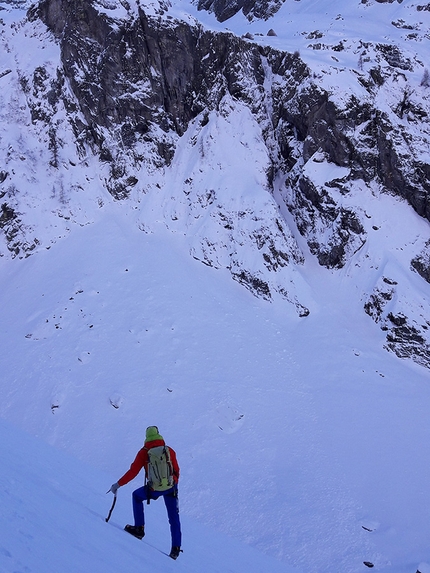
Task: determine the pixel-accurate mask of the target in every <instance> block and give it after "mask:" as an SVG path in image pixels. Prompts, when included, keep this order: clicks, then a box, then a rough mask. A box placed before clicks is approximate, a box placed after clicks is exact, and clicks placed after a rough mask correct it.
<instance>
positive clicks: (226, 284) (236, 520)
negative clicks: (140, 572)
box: [0, 204, 430, 573]
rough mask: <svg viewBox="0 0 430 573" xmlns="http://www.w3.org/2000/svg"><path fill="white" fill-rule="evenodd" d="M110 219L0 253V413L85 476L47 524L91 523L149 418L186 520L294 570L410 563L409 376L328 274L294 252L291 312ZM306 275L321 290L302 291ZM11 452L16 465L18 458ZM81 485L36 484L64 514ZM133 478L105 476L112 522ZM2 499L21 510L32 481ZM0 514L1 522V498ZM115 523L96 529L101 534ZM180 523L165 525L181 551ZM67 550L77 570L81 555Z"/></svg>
mask: <svg viewBox="0 0 430 573" xmlns="http://www.w3.org/2000/svg"><path fill="white" fill-rule="evenodd" d="M129 221H130V213H129V214H127V213H125V212H124V209H123V208H122V206H120V205H118V204H113V205H111V206H106V208H105V210H104V217H102V218H100V221H99V222H98V223H95V224H93V225H88V226H86V227H83V228H82V229H80V230H76V231H75V232H73V233H71V234H70V235H69V237H68V238H67V239H65V240H63V241H61V242H58V243H57V244H56V245H55V246H53V247H52V248H51V249H49V250H45V252H40V253H38V254H37V255H36V256H32V257H29V258H27V259H24V260H16V261H5V260H4V259H3V260H2V261H0V264H1V286H0V290H1V293H2V297H1V304H2V307H1V316H2V324H3V328H2V331H1V344H0V348H1V353H2V357H1V363H2V368H3V372H4V373H5V374H4V375H3V377H2V384H3V399H2V402H1V405H0V407H1V410H0V412H1V416H2V417H3V418H5V419H7V420H9V421H10V422H12V423H14V424H15V425H18V426H20V427H22V428H23V429H25V430H26V431H28V432H30V433H31V434H33V435H35V436H37V437H39V438H41V439H43V440H44V441H46V442H48V443H50V444H53V445H55V446H56V447H59V448H61V449H63V450H66V451H67V452H68V453H69V454H71V455H73V456H74V457H76V458H79V459H81V460H83V461H85V462H86V463H88V464H90V465H91V466H92V467H93V468H96V469H97V470H98V471H103V472H104V476H105V477H104V479H105V483H101V480H100V478H99V477H97V478H96V479H97V480H98V481H97V482H96V481H95V483H94V485H92V488H93V489H92V490H91V491H92V494H91V496H94V501H91V500H92V499H93V498H92V497H91V499H90V500H89V501H88V502H87V503H88V506H86V509H85V512H86V514H85V515H86V517H85V520H84V521H82V510H79V511H78V510H77V509H73V512H74V513H72V519H67V523H68V524H70V523H71V524H73V528H74V529H76V530H79V532H81V533H82V535H83V538H84V539H86V536H87V533H86V532H85V531H86V528H88V529H89V531H88V535H94V537H97V538H99V537H100V536H102V535H104V534H105V533H104V532H105V529H100V530H99V529H97V528H98V527H99V526H98V525H96V524H95V523H94V524H93V523H92V522H91V518H92V517H95V516H94V515H93V514H94V513H96V515H97V517H96V521H97V520H98V521H100V514H101V513H103V510H105V511H107V510H106V506H109V503H110V498H109V499H107V497H106V496H104V492H105V491H107V490H108V489H109V487H110V485H111V483H113V482H114V481H116V480H117V479H118V478H119V477H120V476H121V475H122V474H123V473H124V471H125V470H126V469H127V468H128V465H129V464H130V463H131V461H132V459H133V458H134V455H135V453H136V452H137V450H138V449H139V448H140V447H141V444H142V441H143V436H144V430H145V427H146V426H147V425H148V424H153V423H157V424H158V425H159V426H160V430H161V433H162V435H163V436H164V437H165V439H166V441H167V442H168V443H170V444H171V445H172V447H174V448H175V450H176V451H177V454H178V458H179V462H180V465H181V468H182V475H181V484H180V485H181V490H180V491H181V511H182V515H183V516H184V517H185V518H187V520H191V523H192V524H194V525H193V526H192V527H193V528H195V529H198V525H197V524H198V523H201V524H205V525H206V526H209V527H210V528H212V529H213V530H217V531H221V532H223V533H224V534H225V535H227V536H228V537H229V538H235V539H238V540H241V541H243V542H246V543H248V544H249V545H251V546H253V547H254V548H256V549H258V550H260V551H261V552H264V553H265V554H267V555H272V556H275V557H277V558H278V559H281V560H282V561H283V562H284V565H283V566H282V567H287V566H289V565H292V566H294V567H296V568H297V569H299V570H302V571H304V570H307V571H308V570H309V571H315V572H319V573H323V572H329V571H332V570H333V567H335V569H336V570H348V571H351V572H359V571H362V570H363V567H364V566H363V561H370V562H373V563H374V564H375V568H376V569H380V570H386V571H393V572H396V573H403V572H405V573H406V572H407V571H412V570H413V569H414V568H416V566H417V564H418V563H419V562H423V561H425V560H427V561H428V560H429V552H428V551H429V550H428V533H427V523H428V517H429V492H428V487H427V484H428V480H429V477H430V476H429V471H430V470H429V464H428V460H429V455H430V451H429V450H430V440H429V437H430V420H429V416H428V406H427V405H428V400H429V393H430V386H429V384H428V381H429V374H428V371H427V370H426V369H423V368H420V367H418V366H416V365H414V364H413V363H411V362H409V361H400V360H398V359H397V358H395V357H394V355H391V354H388V353H387V352H386V351H384V350H382V349H381V347H380V344H381V342H382V332H381V333H379V331H378V329H375V328H374V326H373V323H372V321H371V319H370V318H369V317H367V316H366V315H364V314H363V313H361V312H359V311H358V308H356V307H354V306H351V304H350V302H351V297H350V291H351V288H357V286H356V285H355V287H354V285H353V284H352V282H351V279H350V278H349V277H348V272H347V271H346V272H343V271H342V272H340V273H339V272H334V271H333V272H329V271H326V270H324V269H319V268H318V267H317V266H316V265H312V261H311V264H310V269H309V274H308V276H307V278H308V280H309V290H310V292H313V296H314V299H315V302H314V305H313V308H312V312H311V314H310V315H309V316H308V317H306V318H299V317H298V316H297V314H296V313H295V312H293V311H292V309H291V307H290V306H289V305H287V306H286V305H285V304H283V303H282V302H280V301H278V302H277V303H276V302H274V303H272V304H270V303H267V302H265V301H263V300H260V299H257V298H255V297H253V296H252V295H251V294H250V293H249V292H248V291H246V290H245V289H243V288H242V287H241V286H240V285H238V284H237V283H235V282H234V281H232V280H231V278H230V276H229V274H228V273H227V272H226V271H222V270H218V271H217V270H214V269H212V268H209V267H206V266H204V265H201V263H199V262H198V261H195V260H193V259H192V258H190V257H189V255H188V254H187V252H186V249H185V248H184V244H183V242H186V239H185V238H184V239H180V238H179V237H178V236H176V235H173V236H172V235H171V234H170V233H168V232H167V231H166V230H164V229H163V227H162V226H160V229H159V230H158V231H157V232H154V233H152V234H145V233H142V232H141V231H139V230H137V228H135V227H134V226H133V225H130V224H129ZM305 266H306V265H305ZM318 273H324V275H325V285H326V287H325V289H324V290H323V291H321V290H320V291H319V292H315V291H313V285H312V281H313V280H314V281H315V282H316V283H317V284H318V285H321V277H318V276H317V275H318ZM363 278H364V277H363ZM2 443H3V444H4V446H6V441H5V440H3V441H2ZM9 449H12V450H15V449H16V447H15V446H14V444H13V442H12V444H11V448H9ZM14 455H15V454H14ZM16 455H18V457H19V459H21V460H22V461H21V464H20V467H21V471H22V472H24V476H26V475H27V474H26V473H25V472H27V471H28V472H29V471H31V468H32V466H33V463H34V462H33V461H32V460H33V459H34V457H33V456H30V455H26V454H25V453H24V454H22V455H20V454H19V453H17V454H16ZM60 459H63V458H60ZM56 463H57V465H59V466H60V467H59V471H60V475H65V474H66V473H67V470H63V469H61V464H62V463H63V462H56ZM70 463H72V462H70V461H68V462H67V464H70ZM79 467H80V466H79ZM42 470H43V472H42V475H40V474H39V476H38V478H37V481H36V483H35V485H34V487H35V488H43V492H44V493H43V495H44V496H51V495H52V496H53V495H54V493H53V492H52V491H51V490H50V489H49V486H48V484H49V483H50V482H49V480H50V479H51V477H52V476H51V469H50V464H46V465H42ZM9 473H10V472H9V471H8V470H6V475H5V479H6V477H8V478H9V477H11V479H16V480H18V479H20V476H16V475H15V474H13V475H12V476H9V475H8V474H9ZM95 475H98V474H95ZM44 479H45V480H47V484H45V483H44ZM86 479H87V478H86V477H85V480H86ZM85 480H84V478H83V472H81V473H79V474H77V475H76V478H74V479H72V484H71V485H68V484H70V481H68V480H67V481H64V483H63V480H62V479H61V478H59V479H57V481H56V483H57V485H56V488H57V489H56V492H61V491H63V495H66V494H67V496H71V497H72V498H73V500H75V501H76V503H77V507H78V508H79V507H81V505H80V504H81V502H79V497H80V496H79V495H77V493H76V492H79V491H82V488H83V487H84V485H83V483H81V481H83V482H84V481H85ZM27 481H28V483H29V484H30V483H33V482H34V478H33V477H31V476H30V478H29V479H28V480H26V483H27ZM86 483H88V482H86ZM139 484H140V480H139V478H137V479H136V480H135V482H133V484H130V485H129V486H127V487H126V488H124V489H122V490H120V496H121V503H120V507H121V504H123V503H124V506H125V507H126V508H127V509H123V510H118V512H117V513H116V514H115V519H114V522H115V523H117V524H118V525H123V523H122V522H121V520H119V521H118V517H119V515H121V516H123V518H122V521H125V522H127V521H129V520H130V517H131V508H130V500H129V499H128V497H129V495H130V494H131V491H132V489H133V487H138V485H139ZM46 488H48V491H46ZM74 488H76V489H74ZM71 489H72V490H73V492H70V490H71ZM126 490H128V491H126ZM97 492H98V493H97ZM75 493H76V496H75ZM14 495H16V496H18V497H19V499H20V502H19V503H20V505H21V504H22V505H23V509H22V510H21V512H22V513H21V514H22V515H23V516H25V515H26V514H25V507H26V504H27V503H28V502H29V499H33V498H34V497H36V498H37V497H38V489H36V493H35V494H32V493H30V492H28V491H27V488H25V489H24V492H23V493H21V494H19V493H18V492H17V491H15V493H14ZM47 503H48V502H47ZM53 503H54V502H52V504H53ZM70 503H72V502H70ZM73 503H74V502H73ZM92 504H94V507H93V506H92ZM48 505H49V504H48ZM153 505H154V506H155V504H153ZM159 505H160V507H161V508H162V509H163V512H164V507H163V506H162V504H159ZM96 508H97V509H96ZM107 509H108V507H107ZM150 509H151V511H152V504H151V508H150ZM6 510H7V512H10V516H9V517H8V516H7V513H5V512H3V516H2V519H4V520H5V521H4V522H3V523H5V525H4V529H5V530H6V531H7V532H8V536H9V535H11V533H10V531H11V528H10V521H11V520H12V519H14V518H13V516H14V515H15V513H16V509H14V504H10V505H7V506H6ZM53 511H54V510H53ZM115 511H117V510H115ZM121 511H122V513H121ZM76 512H77V513H76ZM91 512H93V513H91ZM61 513H62V512H61ZM44 516H45V514H44V513H43V512H42V511H41V512H40V513H39V514H38V516H37V520H40V521H41V523H42V525H43V524H44V523H45V517H44ZM23 518H24V517H23ZM35 519H36V518H35ZM53 519H59V520H60V522H59V528H60V530H61V527H62V526H61V524H62V523H63V522H62V521H61V519H62V517H61V516H59V514H58V513H54V516H53V517H52V518H51V517H49V518H48V517H47V518H46V521H48V523H49V524H50V525H49V527H52V523H51V522H52V520H53ZM163 519H164V520H165V517H164V514H163V516H162V517H160V520H161V521H162V520H163ZM38 523H39V521H36V528H37V529H38V528H39V526H38ZM149 523H150V522H149ZM103 527H104V526H103V525H100V528H103ZM150 527H151V526H150V524H149V525H148V530H149V529H150ZM189 527H191V526H189ZM363 527H366V528H367V529H372V531H367V530H365V529H363ZM55 529H58V528H55ZM195 529H193V530H194V531H195ZM94 532H99V533H97V535H96V533H94ZM81 533H80V534H81ZM116 534H118V535H121V532H119V531H116V532H111V531H110V530H109V534H108V535H109V537H107V538H106V540H104V539H103V540H101V539H99V541H97V543H100V544H102V547H104V546H105V545H104V544H105V543H106V544H107V545H110V546H115V543H116V542H115V541H113V540H112V538H111V537H110V535H116ZM49 535H50V534H49ZM58 535H60V533H58ZM193 536H194V534H192V533H191V532H190V533H188V532H187V527H185V529H184V548H185V547H187V554H189V553H193V556H192V557H191V556H190V559H191V560H192V562H193V563H194V562H195V561H194V560H198V559H200V558H198V557H197V556H196V555H194V549H191V547H189V544H190V545H191V544H194V543H197V544H198V541H196V539H194V538H193ZM207 536H208V538H207V539H206V541H205V543H207V544H208V545H209V546H210V545H211V543H212V541H211V540H212V533H208V534H207ZM8 538H9V537H8ZM162 539H163V543H164V544H166V543H167V544H168V539H167V538H166V534H164V536H160V538H159V539H158V538H157V541H156V540H155V538H154V545H156V547H158V548H161V549H163V547H164V545H161V547H160V544H161V540H162ZM69 541H70V538H69V537H67V539H65V540H63V541H62V542H61V543H62V544H63V543H64V544H67V543H69ZM131 541H133V542H134V541H135V540H134V539H133V540H131ZM10 543H12V542H10ZM13 543H18V541H14V542H13ZM44 543H46V540H45V541H44ZM121 543H124V544H125V543H127V541H125V540H123V539H122V538H121V537H119V539H118V544H121ZM130 543H131V542H130ZM59 546H61V547H62V546H63V545H58V544H57V543H55V544H53V549H52V551H53V552H54V554H55V553H56V552H57V547H59ZM168 548H169V547H165V549H166V550H167V549H168ZM6 550H8V551H9V552H10V553H12V554H14V552H15V551H16V545H13V546H12V551H11V549H8V547H7V546H6ZM88 551H90V549H88ZM235 551H236V550H234V552H235ZM58 552H59V553H61V551H60V550H58ZM73 555H74V557H73V559H74V560H75V565H76V567H80V568H82V567H83V566H84V565H83V562H84V561H85V562H86V560H87V558H86V557H85V555H86V553H83V552H81V551H76V552H75V553H73ZM184 555H185V554H184ZM139 556H140V553H139ZM58 559H60V555H59V556H58ZM91 559H98V556H97V555H96V554H94V555H92V557H91ZM181 559H182V556H181ZM184 561H185V559H184ZM198 562H199V563H200V567H201V566H202V562H200V561H198ZM162 563H163V562H162ZM178 563H179V560H178ZM334 564H335V565H334ZM169 565H170V564H165V565H164V564H163V565H162V566H163V567H168V566H169ZM268 566H269V565H268ZM205 567H206V565H205ZM14 570H15V569H13V568H8V569H5V571H7V572H9V571H10V572H12V571H14ZM34 570H37V569H34ZM224 570H226V569H224ZM232 570H234V571H242V570H243V571H245V570H246V571H248V570H249V569H248V568H245V566H244V567H243V569H240V568H233V569H232ZM256 570H258V569H256ZM415 570H416V569H415Z"/></svg>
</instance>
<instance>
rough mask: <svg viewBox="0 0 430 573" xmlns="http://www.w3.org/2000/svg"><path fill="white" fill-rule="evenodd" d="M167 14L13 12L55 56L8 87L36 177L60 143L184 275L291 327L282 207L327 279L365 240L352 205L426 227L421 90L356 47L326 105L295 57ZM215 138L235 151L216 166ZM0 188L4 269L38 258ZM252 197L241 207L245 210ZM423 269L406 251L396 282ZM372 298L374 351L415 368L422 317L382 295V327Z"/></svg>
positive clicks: (293, 296) (87, 2) (258, 9)
mask: <svg viewBox="0 0 430 573" xmlns="http://www.w3.org/2000/svg"><path fill="white" fill-rule="evenodd" d="M277 6H278V4H276V3H265V4H264V5H263V4H261V3H252V4H247V3H242V4H241V3H223V5H222V6H221V5H219V4H216V3H210V4H207V3H206V4H205V3H202V4H201V5H200V7H201V8H205V9H213V10H215V11H216V13H217V16H218V18H219V19H220V20H222V19H224V18H228V17H230V15H232V14H233V13H235V12H237V10H240V9H242V10H243V11H244V13H245V14H248V15H250V16H252V17H254V16H255V17H264V15H266V16H267V15H270V13H271V11H274V10H276V7H277ZM167 7H168V6H167V5H163V4H162V3H160V4H159V5H157V9H156V10H155V14H152V15H151V16H149V15H147V14H146V13H145V11H144V10H142V9H141V8H137V9H132V8H131V7H130V6H129V5H128V4H127V2H125V1H124V2H122V4H121V5H120V9H121V11H120V13H119V14H118V4H116V3H115V4H112V5H110V4H109V2H107V1H105V2H102V3H99V2H94V1H91V0H70V1H69V0H67V1H66V0H43V1H42V2H41V3H39V4H38V5H36V6H35V7H34V8H32V9H31V10H30V11H29V22H28V24H27V25H29V26H39V25H40V22H43V23H44V25H46V27H47V29H48V30H49V31H50V32H51V33H52V34H53V35H54V37H55V38H56V43H57V45H58V46H59V49H60V60H59V61H58V64H57V65H56V66H47V65H45V64H42V65H38V66H37V67H35V68H34V69H33V70H32V72H31V73H29V72H28V71H27V72H24V71H22V72H21V73H20V77H19V82H20V89H21V90H22V93H23V94H24V96H25V101H26V105H27V106H28V109H29V111H30V114H31V122H32V124H33V125H36V126H37V129H38V130H39V131H40V133H43V134H44V137H45V140H46V142H47V146H48V148H49V153H50V166H51V167H52V168H53V169H54V170H55V171H56V172H59V171H61V169H62V165H63V163H64V162H63V163H62V157H63V155H64V147H65V143H64V142H65V140H66V136H65V132H66V131H68V132H72V133H73V141H74V145H75V154H76V159H74V160H73V161H72V160H70V161H69V163H70V164H72V165H73V164H76V163H79V162H82V161H88V157H89V156H90V155H91V156H93V157H95V158H97V161H98V162H99V164H100V166H101V168H100V171H101V173H103V176H102V177H101V179H102V185H103V187H104V188H105V189H107V190H108V191H109V193H110V194H111V195H112V196H113V197H114V198H115V199H116V200H123V201H125V200H128V201H131V202H136V201H137V203H139V204H140V205H141V208H142V215H141V217H140V219H139V224H140V226H141V228H142V229H144V230H146V231H149V230H150V226H151V225H150V222H148V220H147V219H146V218H145V213H144V211H145V209H151V210H152V211H153V212H157V213H158V215H157V216H158V217H159V218H160V219H162V220H163V221H164V222H165V224H166V225H167V226H168V227H169V228H170V229H172V231H177V232H181V233H187V234H188V235H189V236H190V237H191V244H190V252H191V254H192V255H193V256H194V257H195V258H198V259H199V260H202V261H203V262H204V263H205V264H208V265H211V266H214V267H217V268H227V269H229V270H230V272H231V274H232V277H233V278H234V279H235V280H237V281H239V282H240V283H242V284H244V285H245V286H246V287H247V288H249V289H250V290H251V291H252V292H254V294H256V295H257V296H261V297H263V298H266V299H271V298H272V297H274V296H281V297H282V298H285V299H287V300H288V301H289V302H291V303H292V304H293V305H294V307H295V308H296V310H297V312H298V314H299V315H300V316H306V315H307V314H308V313H309V309H308V302H307V300H306V295H304V294H303V293H304V292H305V290H306V289H305V288H304V286H303V284H302V283H301V280H300V277H299V273H298V272H297V269H299V268H300V266H301V265H303V263H304V260H305V258H304V253H303V252H302V251H301V249H300V248H299V246H298V244H297V241H296V236H295V229H294V228H292V227H291V225H290V224H289V223H287V219H286V217H285V216H283V215H282V209H283V208H285V206H287V207H288V211H289V213H290V214H291V215H292V217H293V221H294V225H295V226H296V227H297V229H298V231H299V232H300V234H301V235H302V236H303V237H304V238H305V239H306V242H307V246H308V248H309V251H310V253H312V255H314V256H315V257H316V258H317V260H318V262H319V263H320V265H322V266H325V267H327V268H329V269H342V268H343V267H345V265H349V264H350V263H351V261H352V260H354V258H357V257H361V256H363V257H365V255H364V252H365V250H366V248H368V244H369V233H371V232H372V231H374V230H375V227H377V225H375V224H374V223H373V221H371V215H370V214H369V213H368V212H367V211H366V208H365V207H363V204H362V203H363V202H365V201H367V199H366V198H367V197H374V196H375V195H379V194H391V195H392V196H396V197H398V198H401V199H402V200H405V201H407V202H408V203H409V205H411V206H412V208H413V209H414V210H415V211H416V213H417V214H418V215H419V216H420V217H422V218H426V219H427V220H428V219H430V207H429V200H428V194H429V190H430V179H429V178H430V162H429V158H428V141H429V137H430V136H429V132H430V128H429V115H428V114H429V105H428V101H429V96H428V93H427V92H428V87H427V86H426V85H425V84H423V85H421V86H416V88H417V89H415V90H413V89H411V85H410V82H409V81H408V80H407V78H406V75H405V74H406V72H407V71H410V70H412V69H413V68H414V66H415V67H416V66H422V63H419V62H418V63H417V62H414V61H412V60H411V58H408V57H407V56H405V55H403V54H402V53H401V52H400V51H399V50H398V49H396V48H395V47H393V46H391V45H385V44H379V45H370V44H367V45H363V46H361V48H360V53H359V62H360V65H359V66H358V68H359V69H358V70H355V71H354V70H353V71H348V72H344V76H345V77H346V76H348V83H349V84H351V85H352V84H353V85H354V87H353V88H346V89H345V90H343V91H342V92H339V90H336V89H334V88H333V86H330V85H327V81H326V80H325V79H324V78H323V77H322V76H321V75H318V74H316V73H314V72H312V71H311V70H310V69H309V68H308V66H306V65H305V64H304V62H303V61H302V60H301V58H300V55H299V54H298V53H294V54H291V53H287V52H282V51H280V50H276V49H274V48H272V47H268V46H265V45H262V44H261V43H257V42H253V41H249V40H248V39H245V38H239V37H237V36H235V35H234V34H232V33H228V32H224V33H216V32H212V31H210V30H207V29H205V28H203V27H202V26H201V25H199V24H198V23H195V22H194V23H190V22H186V21H179V20H175V19H173V18H171V17H170V16H168V14H167V15H166V10H167ZM314 48H315V49H326V46H324V45H322V44H321V43H320V44H318V43H316V44H314ZM338 49H339V50H341V49H343V48H342V47H339V46H338ZM60 115H61V117H62V119H59V117H60ZM223 137H226V138H227V137H228V142H229V144H228V145H230V146H231V144H232V142H233V143H234V145H235V146H236V149H238V150H240V151H239V152H238V154H237V157H236V159H235V160H233V159H232V158H231V157H229V156H226V157H224V159H223V161H222V164H219V165H216V162H217V161H218V163H219V155H217V154H216V153H215V152H214V149H215V147H217V146H218V147H219V144H220V141H222V139H223ZM179 141H181V142H182V143H181V151H180V152H178V142H179ZM184 142H186V144H185V145H184ZM196 150H198V157H199V160H198V161H197V162H196V160H195V157H196ZM426 150H427V151H426ZM242 151H243V153H242ZM250 157H252V161H251V163H252V165H250V162H249V158H250ZM193 158H194V159H193ZM0 167H2V166H0ZM2 169H3V167H2ZM238 169H239V170H240V173H241V176H240V177H238V176H237V175H238ZM1 173H2V174H3V175H2V177H1V184H0V185H1V189H2V191H1V192H0V196H1V197H2V198H3V200H4V203H3V206H2V213H1V216H0V228H1V229H3V231H4V232H5V236H6V241H7V244H8V248H9V251H10V252H11V253H12V254H13V255H18V256H22V254H28V253H30V252H31V250H32V249H34V248H35V247H36V246H37V245H38V244H39V243H40V240H39V238H37V237H36V236H34V237H33V238H32V239H31V240H30V239H29V238H28V237H27V235H28V232H27V231H26V230H25V225H23V221H22V205H21V207H20V209H21V210H20V209H18V204H19V202H18V203H17V202H15V203H14V201H13V200H12V196H13V193H12V192H11V189H12V188H13V185H15V184H14V182H13V177H12V175H11V171H10V170H8V169H7V168H6V166H5V167H4V169H3V170H2V171H1ZM215 175H216V177H215ZM223 177H224V178H225V183H224V184H221V185H220V184H219V183H218V184H217V186H214V185H213V180H214V179H216V180H217V181H218V182H219V181H222V178H223ZM238 180H239V181H241V183H240V184H238V183H237V181H238ZM233 181H234V183H232V182H233ZM76 185H77V188H78V189H82V186H83V183H82V184H79V185H78V184H76V183H75V186H76ZM63 186H64V181H63V182H62V183H61V185H60V186H59V188H58V189H57V195H58V194H60V195H61V193H62V192H63V193H64V189H63ZM250 188H251V189H252V188H255V193H253V194H252V193H251V194H249V193H246V192H245V191H246V190H249V189H250ZM62 189H63V191H62ZM275 197H276V199H275ZM67 201H68V200H67ZM67 201H66V200H63V203H65V202H67ZM20 213H21V214H20ZM424 239H427V237H425V238H424ZM424 239H423V241H422V243H424V242H425V240H424ZM425 252H426V248H424V245H422V248H421V251H420V250H419V249H418V246H417V252H413V253H411V257H410V265H412V269H414V270H415V271H417V272H418V273H419V274H420V276H421V277H424V279H425V280H428V276H429V271H428V261H427V259H428V257H427V256H426V255H425V254H423V253H425ZM360 264H361V263H360ZM410 265H409V266H410ZM411 272H413V271H411ZM385 278H387V280H388V281H389V284H390V285H391V282H390V281H394V282H396V280H395V279H393V278H392V277H385ZM378 280H379V279H378ZM381 280H382V279H381ZM386 284H387V283H386V282H384V281H383V283H381V284H379V282H377V280H375V291H374V293H373V294H372V295H371V296H370V298H369V299H367V300H365V301H364V303H363V308H364V310H365V311H366V312H367V313H368V314H369V315H370V316H371V317H372V318H373V319H374V320H375V322H376V323H378V324H379V325H381V326H382V327H383V329H384V330H385V331H387V348H389V349H391V350H394V351H395V352H396V353H397V354H398V355H399V356H404V355H410V356H412V357H414V358H416V357H417V356H418V357H419V358H418V361H419V362H420V363H423V364H426V365H427V364H429V363H430V359H429V356H430V351H429V348H430V347H429V344H428V336H427V333H426V331H427V319H426V318H425V316H428V317H430V309H429V314H428V315H426V312H427V310H425V311H423V312H421V315H422V316H423V317H424V318H423V319H422V320H419V319H418V318H417V319H416V318H413V319H411V320H412V322H411V323H409V322H408V314H409V316H412V314H413V313H412V314H411V312H409V313H408V312H406V311H405V309H404V308H403V307H402V305H401V303H400V302H398V301H399V300H401V298H402V297H398V296H397V297H393V294H392V292H391V291H392V289H391V286H390V289H391V290H390V293H391V295H390V297H389V300H390V301H394V302H392V304H391V307H393V305H394V307H393V308H391V307H390V311H389V312H388V311H387V313H386V316H385V315H384V310H383V308H385V306H386V305H385V302H384V301H387V300H388V299H387V296H388V294H389V293H388V294H387V292H386V290H387V289H386V288H385V285H386ZM382 287H383V288H382ZM393 288H394V287H393ZM401 288H402V286H401V284H400V285H398V284H397V282H396V289H397V290H399V289H400V290H401ZM383 303H384V304H383ZM396 305H397V306H396ZM399 305H400V306H399ZM382 316H384V319H383V320H382V318H381V317H382ZM400 316H401V317H402V318H401V319H400V318H399V317H400ZM400 323H401V324H400Z"/></svg>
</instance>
